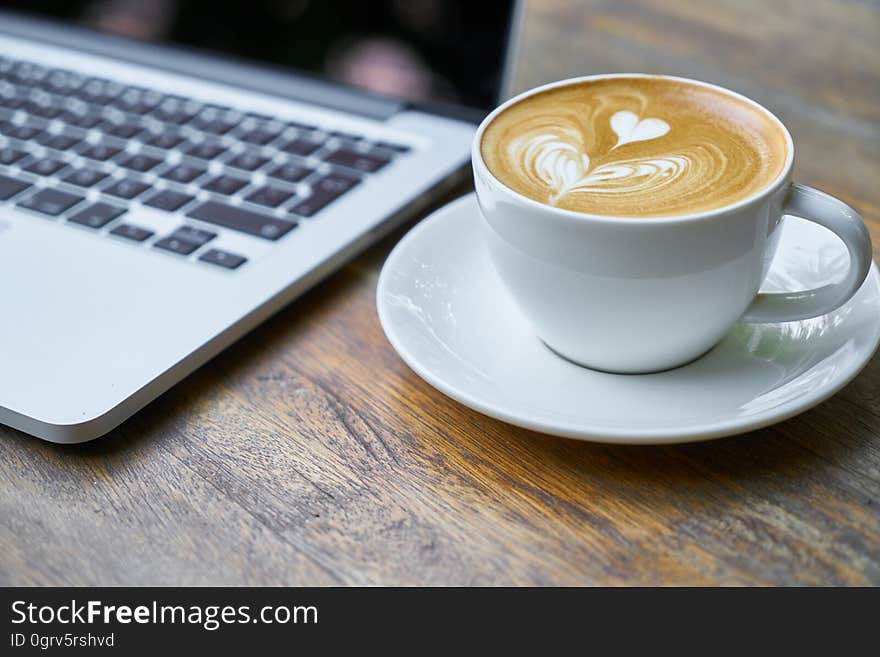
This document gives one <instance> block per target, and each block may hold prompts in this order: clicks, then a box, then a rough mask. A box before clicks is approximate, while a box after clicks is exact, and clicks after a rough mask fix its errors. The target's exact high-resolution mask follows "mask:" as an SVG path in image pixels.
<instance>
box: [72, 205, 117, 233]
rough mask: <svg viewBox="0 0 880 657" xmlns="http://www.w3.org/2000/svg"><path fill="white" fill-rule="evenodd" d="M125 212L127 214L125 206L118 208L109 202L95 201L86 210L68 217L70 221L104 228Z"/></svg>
mask: <svg viewBox="0 0 880 657" xmlns="http://www.w3.org/2000/svg"><path fill="white" fill-rule="evenodd" d="M123 214H125V209H124V208H118V207H116V206H115V205H110V204H109V203H93V204H92V205H90V206H89V207H87V208H86V209H85V210H80V211H79V212H77V213H76V214H74V215H73V216H72V217H70V218H68V221H70V222H73V223H75V224H80V225H81V226H88V227H89V228H103V227H104V226H106V225H107V224H109V223H110V222H111V221H113V220H114V219H116V217H119V216H121V215H123Z"/></svg>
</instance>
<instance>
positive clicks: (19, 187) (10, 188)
mask: <svg viewBox="0 0 880 657" xmlns="http://www.w3.org/2000/svg"><path fill="white" fill-rule="evenodd" d="M30 186H31V184H30V183H26V182H22V181H21V180H16V179H15V178H10V177H9V176H0V201H5V200H7V199H10V198H12V197H13V196H15V195H16V194H18V193H19V192H22V191H24V190H26V189H27V188H28V187H30Z"/></svg>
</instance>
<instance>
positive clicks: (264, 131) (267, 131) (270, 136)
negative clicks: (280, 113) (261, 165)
mask: <svg viewBox="0 0 880 657" xmlns="http://www.w3.org/2000/svg"><path fill="white" fill-rule="evenodd" d="M281 131H282V128H281V127H280V126H260V127H257V128H253V129H251V130H247V131H245V132H243V133H242V134H240V135H238V138H239V139H241V140H243V141H246V142H249V143H251V144H258V145H260V146H263V145H265V144H268V143H269V142H270V141H272V140H274V139H275V138H276V137H277V136H278V135H280V134H281Z"/></svg>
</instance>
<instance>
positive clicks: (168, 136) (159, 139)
mask: <svg viewBox="0 0 880 657" xmlns="http://www.w3.org/2000/svg"><path fill="white" fill-rule="evenodd" d="M185 141H186V137H183V136H181V135H180V134H179V133H177V132H172V131H168V130H166V131H164V132H161V133H159V134H157V135H154V136H153V137H152V138H150V139H147V141H146V143H147V144H149V145H150V146H155V147H156V148H162V149H165V150H169V149H172V148H176V147H177V146H179V145H180V144H182V143H183V142H185Z"/></svg>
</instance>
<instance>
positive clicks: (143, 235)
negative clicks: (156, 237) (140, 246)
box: [110, 224, 153, 242]
mask: <svg viewBox="0 0 880 657" xmlns="http://www.w3.org/2000/svg"><path fill="white" fill-rule="evenodd" d="M110 234H111V235H117V236H119V237H124V238H125V239H128V240H134V241H135V242H143V241H144V240H145V239H148V238H150V237H152V236H153V231H151V230H147V229H146V228H140V227H138V226H132V225H131V224H119V225H118V226H117V227H116V228H114V229H113V230H111V231H110Z"/></svg>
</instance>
